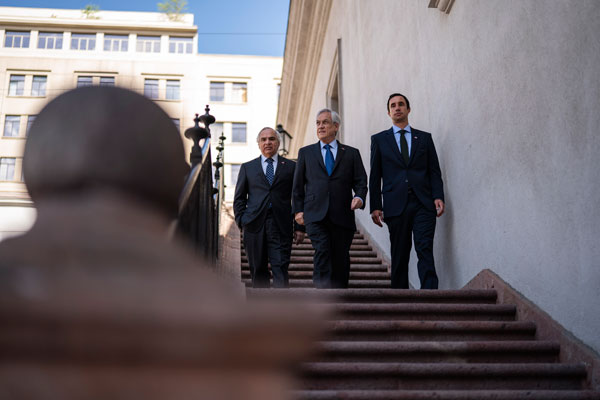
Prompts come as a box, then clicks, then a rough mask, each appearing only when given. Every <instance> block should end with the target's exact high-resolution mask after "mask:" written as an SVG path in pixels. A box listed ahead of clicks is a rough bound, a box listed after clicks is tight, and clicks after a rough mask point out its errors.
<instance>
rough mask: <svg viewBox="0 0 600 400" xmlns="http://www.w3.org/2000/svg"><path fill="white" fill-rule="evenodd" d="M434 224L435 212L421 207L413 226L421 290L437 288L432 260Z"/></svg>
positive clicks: (436, 278)
mask: <svg viewBox="0 0 600 400" xmlns="http://www.w3.org/2000/svg"><path fill="white" fill-rule="evenodd" d="M435 224H436V215H435V212H434V211H433V210H428V209H426V208H425V207H424V206H423V205H421V207H420V208H419V209H418V210H417V212H416V214H415V220H414V226H413V234H414V240H415V251H416V253H417V257H418V258H419V261H418V263H417V269H418V271H419V280H420V281H421V289H437V288H438V277H437V274H436V272H435V262H434V259H433V237H434V235H435Z"/></svg>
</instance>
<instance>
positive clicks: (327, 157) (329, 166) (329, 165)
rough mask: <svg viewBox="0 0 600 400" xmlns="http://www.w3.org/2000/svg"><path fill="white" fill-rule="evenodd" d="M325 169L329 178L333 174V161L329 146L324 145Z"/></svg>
mask: <svg viewBox="0 0 600 400" xmlns="http://www.w3.org/2000/svg"><path fill="white" fill-rule="evenodd" d="M323 147H325V168H327V174H328V175H329V176H331V173H332V172H333V166H334V165H335V161H334V160H333V153H332V152H331V146H330V145H328V144H326V145H325V146H323Z"/></svg>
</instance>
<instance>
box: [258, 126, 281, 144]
mask: <svg viewBox="0 0 600 400" xmlns="http://www.w3.org/2000/svg"><path fill="white" fill-rule="evenodd" d="M265 129H271V130H272V131H273V132H275V136H277V141H278V142H279V143H281V133H279V132H277V129H273V128H271V127H270V126H265V127H264V128H262V129H261V130H260V131H259V132H258V135H256V143H260V134H261V133H262V132H263V131H264V130H265Z"/></svg>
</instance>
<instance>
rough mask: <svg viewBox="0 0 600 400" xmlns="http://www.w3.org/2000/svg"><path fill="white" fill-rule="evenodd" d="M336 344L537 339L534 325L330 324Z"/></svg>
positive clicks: (519, 323) (433, 323)
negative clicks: (348, 342)
mask: <svg viewBox="0 0 600 400" xmlns="http://www.w3.org/2000/svg"><path fill="white" fill-rule="evenodd" d="M324 328H325V331H326V334H327V336H328V337H329V338H332V340H336V341H342V340H343V341H417V342H421V341H438V342H439V341H484V340H491V341H510V340H519V341H521V340H528V341H532V343H533V340H534V339H535V332H536V326H535V324H534V323H532V322H523V321H514V322H501V321H368V320H366V321H358V320H354V321H347V320H339V321H326V322H325V325H324Z"/></svg>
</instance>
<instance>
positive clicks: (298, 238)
mask: <svg viewBox="0 0 600 400" xmlns="http://www.w3.org/2000/svg"><path fill="white" fill-rule="evenodd" d="M305 235H306V234H305V233H304V232H302V231H295V232H294V242H295V243H296V244H300V243H302V242H303V241H304V236H305Z"/></svg>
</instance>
